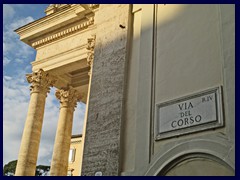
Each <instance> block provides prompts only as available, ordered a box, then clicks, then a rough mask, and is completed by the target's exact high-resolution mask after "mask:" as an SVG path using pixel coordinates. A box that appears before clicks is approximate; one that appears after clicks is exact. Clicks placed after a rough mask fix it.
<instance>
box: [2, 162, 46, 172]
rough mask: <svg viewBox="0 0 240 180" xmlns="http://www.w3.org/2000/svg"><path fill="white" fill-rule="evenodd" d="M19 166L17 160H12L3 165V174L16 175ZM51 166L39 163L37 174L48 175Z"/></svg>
mask: <svg viewBox="0 0 240 180" xmlns="http://www.w3.org/2000/svg"><path fill="white" fill-rule="evenodd" d="M16 166H17V160H14V161H10V162H9V163H7V164H5V165H4V167H3V176H14V174H15V170H16ZM49 170H50V166H44V165H38V166H37V167H36V174H35V176H48V175H49Z"/></svg>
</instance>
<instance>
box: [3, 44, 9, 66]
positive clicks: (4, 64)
mask: <svg viewBox="0 0 240 180" xmlns="http://www.w3.org/2000/svg"><path fill="white" fill-rule="evenodd" d="M3 48H4V47H3ZM8 63H10V60H9V59H8V58H7V57H3V66H6V65H7V64H8Z"/></svg>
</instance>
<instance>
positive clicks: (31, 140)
mask: <svg viewBox="0 0 240 180" xmlns="http://www.w3.org/2000/svg"><path fill="white" fill-rule="evenodd" d="M26 77H27V81H28V82H29V83H31V86H30V91H31V98H30V103H29V107H28V114H27V118H26V122H25V126H24V131H23V136H22V142H21V146H20V151H19V155H18V162H17V167H16V172H15V175H16V176H35V170H36V163H37V156H38V150H39V144H40V137H41V131H42V122H43V116H44V107H45V100H46V97H47V93H48V92H49V90H50V87H51V86H53V83H54V82H55V80H53V79H52V78H50V76H49V74H48V73H46V72H44V71H43V70H42V69H40V70H39V71H38V72H33V73H32V74H27V75H26Z"/></svg>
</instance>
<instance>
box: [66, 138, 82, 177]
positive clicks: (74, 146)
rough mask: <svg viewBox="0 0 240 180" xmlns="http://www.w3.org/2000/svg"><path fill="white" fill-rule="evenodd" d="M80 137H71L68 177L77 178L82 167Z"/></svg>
mask: <svg viewBox="0 0 240 180" xmlns="http://www.w3.org/2000/svg"><path fill="white" fill-rule="evenodd" d="M81 147H82V135H81V134H79V135H72V138H71V144H70V150H69V156H68V176H79V175H80V169H81V166H82V161H81V160H82V148H81Z"/></svg>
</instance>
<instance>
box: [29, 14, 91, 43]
mask: <svg viewBox="0 0 240 180" xmlns="http://www.w3.org/2000/svg"><path fill="white" fill-rule="evenodd" d="M92 24H94V17H90V18H89V20H88V21H85V22H83V23H81V24H78V25H75V26H73V27H70V28H67V29H65V30H63V31H61V32H58V33H55V34H52V35H50V36H48V37H45V38H43V39H41V40H38V41H36V42H33V43H32V47H34V48H37V47H39V46H42V45H45V44H47V43H50V42H52V41H55V40H57V39H60V38H63V37H65V36H68V35H70V34H73V33H76V32H79V31H81V30H83V29H86V28H88V27H89V26H90V25H92Z"/></svg>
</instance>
